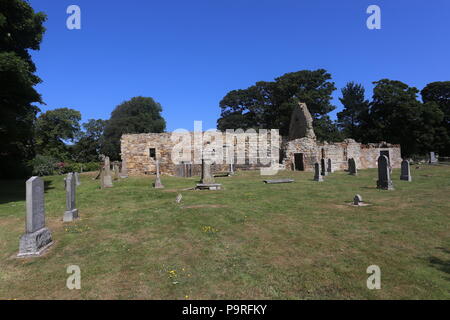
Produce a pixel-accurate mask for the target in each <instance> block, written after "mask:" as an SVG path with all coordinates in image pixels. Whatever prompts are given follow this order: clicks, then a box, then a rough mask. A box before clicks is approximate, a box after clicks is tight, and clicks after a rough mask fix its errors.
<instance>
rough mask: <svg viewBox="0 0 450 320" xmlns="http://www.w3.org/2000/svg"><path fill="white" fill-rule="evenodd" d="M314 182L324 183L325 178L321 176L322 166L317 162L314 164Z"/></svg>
mask: <svg viewBox="0 0 450 320" xmlns="http://www.w3.org/2000/svg"><path fill="white" fill-rule="evenodd" d="M314 181H318V182H322V181H323V176H322V175H321V174H320V165H319V163H317V162H316V163H315V164H314Z"/></svg>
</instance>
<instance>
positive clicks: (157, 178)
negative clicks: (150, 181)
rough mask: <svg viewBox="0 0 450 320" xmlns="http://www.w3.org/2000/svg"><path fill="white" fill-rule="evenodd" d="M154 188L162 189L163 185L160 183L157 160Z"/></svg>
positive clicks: (157, 162) (157, 161)
mask: <svg viewBox="0 0 450 320" xmlns="http://www.w3.org/2000/svg"><path fill="white" fill-rule="evenodd" d="M154 187H155V188H156V189H162V188H164V185H163V184H162V183H161V175H160V172H159V160H156V181H155V183H154Z"/></svg>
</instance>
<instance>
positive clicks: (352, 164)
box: [348, 158, 358, 176]
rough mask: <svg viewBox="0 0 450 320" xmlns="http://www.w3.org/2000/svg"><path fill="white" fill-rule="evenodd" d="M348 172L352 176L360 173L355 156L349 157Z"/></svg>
mask: <svg viewBox="0 0 450 320" xmlns="http://www.w3.org/2000/svg"><path fill="white" fill-rule="evenodd" d="M348 173H349V174H350V175H352V176H356V175H357V174H358V170H357V169H356V161H355V159H354V158H350V159H348Z"/></svg>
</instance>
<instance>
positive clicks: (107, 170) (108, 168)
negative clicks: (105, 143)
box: [104, 157, 111, 176]
mask: <svg viewBox="0 0 450 320" xmlns="http://www.w3.org/2000/svg"><path fill="white" fill-rule="evenodd" d="M104 167H105V174H106V175H107V176H111V161H110V160H109V157H105V166H104Z"/></svg>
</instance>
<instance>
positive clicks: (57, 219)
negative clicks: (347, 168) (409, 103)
mask: <svg viewBox="0 0 450 320" xmlns="http://www.w3.org/2000/svg"><path fill="white" fill-rule="evenodd" d="M411 174H412V177H413V182H407V181H401V180H400V170H394V172H393V175H392V177H393V183H394V187H395V190H394V191H382V190H377V189H376V180H377V170H376V169H370V170H361V171H359V172H358V175H357V176H351V175H349V174H348V173H347V172H335V173H332V174H330V175H329V176H327V177H325V179H324V180H325V181H324V182H321V183H318V182H314V181H313V173H311V172H290V171H285V172H280V173H279V174H278V175H277V176H274V177H267V176H264V177H263V176H260V175H259V172H258V171H254V172H238V173H237V175H236V176H233V177H224V178H216V183H221V184H222V187H223V189H222V190H220V191H191V190H189V191H188V190H183V189H186V188H190V187H194V186H195V185H196V184H197V183H198V180H199V178H198V177H196V178H189V179H182V178H174V177H167V176H162V182H163V184H164V186H165V189H154V188H152V184H153V182H154V176H151V177H146V178H128V179H123V180H118V181H114V187H113V188H111V189H104V190H100V189H99V181H98V180H97V181H93V180H92V175H87V174H83V175H81V185H80V186H79V187H78V189H77V208H78V209H79V214H80V219H79V220H77V221H75V222H72V223H63V221H62V217H63V214H64V211H65V205H66V203H65V199H66V197H65V191H64V183H63V179H64V177H63V176H55V177H47V178H45V179H44V180H45V182H46V184H45V186H46V193H45V201H46V204H45V206H46V214H47V216H46V220H47V227H48V228H49V229H50V230H51V231H52V235H53V240H54V241H55V242H54V244H53V246H52V247H51V248H50V250H48V251H47V253H46V254H45V255H44V256H42V257H39V258H30V259H17V258H16V257H15V256H16V254H17V253H18V246H19V237H20V236H21V234H23V232H24V219H25V183H24V181H1V182H0V299H450V228H449V221H450V205H449V203H450V201H449V198H450V166H421V168H420V169H416V168H415V166H412V167H411ZM291 178H292V179H295V182H294V183H286V184H265V183H263V180H266V179H291ZM179 193H181V194H182V196H183V198H182V201H181V203H180V204H177V203H176V201H175V199H176V197H177V195H178V194H179ZM355 194H360V195H361V196H362V198H363V201H364V202H366V203H369V204H370V205H369V206H365V207H354V206H351V205H350V204H351V203H352V200H353V198H354V196H355ZM71 265H77V266H79V267H80V269H81V290H69V289H67V287H66V281H67V278H68V277H69V274H67V267H68V266H71ZM371 265H377V266H379V267H380V268H381V290H369V289H367V285H366V283H367V278H368V277H369V274H367V273H366V270H367V268H368V267H369V266H371Z"/></svg>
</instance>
